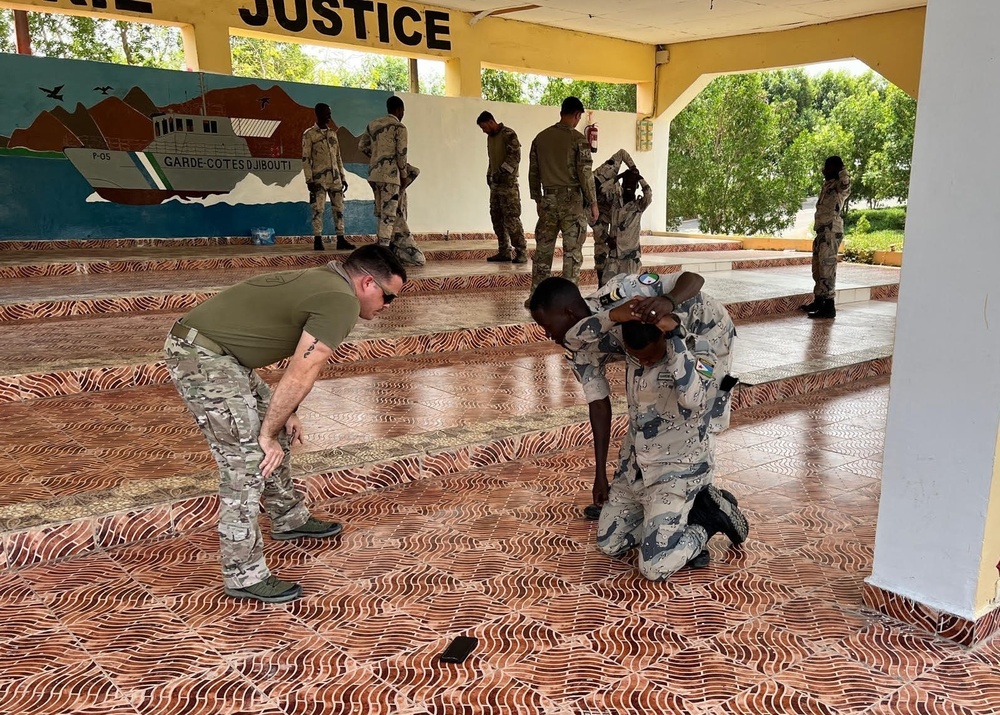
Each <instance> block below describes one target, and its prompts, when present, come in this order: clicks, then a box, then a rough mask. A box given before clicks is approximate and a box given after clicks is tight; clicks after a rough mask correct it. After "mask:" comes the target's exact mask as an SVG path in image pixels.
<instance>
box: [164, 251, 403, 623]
mask: <svg viewBox="0 0 1000 715" xmlns="http://www.w3.org/2000/svg"><path fill="white" fill-rule="evenodd" d="M405 280H406V270H405V269H404V268H403V266H402V265H400V263H399V262H398V261H397V260H396V258H395V257H394V256H393V255H392V254H391V253H390V252H389V251H388V250H387V249H385V248H383V247H381V246H376V245H367V246H363V247H361V248H359V249H357V250H356V251H354V252H353V253H352V254H351V255H350V256H348V257H347V260H346V261H345V262H344V263H338V262H331V263H330V264H329V265H327V266H322V267H318V268H310V269H305V270H293V271H282V272H278V273H270V274H265V275H261V276H255V277H253V278H250V279H248V280H246V281H243V282H242V283H239V284H237V285H235V286H232V287H230V288H227V289H226V290H224V291H221V292H220V293H218V294H217V295H215V296H214V297H212V298H210V299H208V300H206V301H205V302H203V303H201V304H200V305H198V306H196V307H195V308H193V309H192V310H191V311H190V312H189V313H188V314H187V315H186V316H184V317H183V318H182V319H181V320H179V321H178V322H177V323H176V324H175V325H174V326H173V328H171V330H170V334H169V335H168V336H167V340H166V343H165V345H164V352H165V356H166V363H167V369H168V370H169V371H170V376H171V378H172V379H173V382H174V385H175V386H176V387H177V391H178V392H179V393H180V395H181V398H182V399H183V400H184V402H185V404H186V405H187V407H188V409H189V410H190V411H191V413H192V415H193V416H194V418H195V421H196V422H197V424H198V427H199V428H200V429H201V431H202V434H203V435H204V436H205V439H206V440H207V442H208V445H209V448H210V449H211V451H212V455H213V456H214V457H215V460H216V462H217V463H218V466H219V527H218V528H219V548H220V556H221V561H222V576H223V582H224V585H225V592H226V594H228V595H230V596H233V597H235V598H246V599H256V600H259V601H264V602H267V603H282V602H285V601H290V600H293V599H295V598H298V597H299V596H301V594H302V588H301V586H300V585H298V584H295V583H291V582H287V581H282V580H281V579H279V578H278V577H276V576H274V575H273V574H272V573H271V571H270V570H269V569H268V567H267V563H266V562H265V560H264V552H263V545H264V541H263V537H262V534H261V529H260V525H259V524H258V521H257V516H258V514H259V512H260V504H261V503H263V506H264V510H265V511H266V512H267V514H268V516H269V517H270V518H271V532H272V538H273V539H275V540H289V539H316V538H329V537H332V536H336V535H337V534H338V533H340V531H341V528H342V527H341V525H340V524H338V523H335V522H326V521H321V520H319V519H315V518H313V517H311V516H310V515H309V511H308V510H307V508H306V506H305V503H304V495H303V493H302V492H299V491H297V490H296V489H295V487H294V485H293V483H292V478H291V474H290V471H289V464H290V462H289V460H290V457H289V448H290V446H291V445H292V444H296V443H297V444H302V423H301V422H300V420H299V418H298V416H297V415H296V414H295V413H296V410H297V409H298V406H299V404H300V403H301V401H302V400H303V399H304V398H305V396H306V395H307V394H308V392H309V391H310V389H311V388H312V386H313V384H314V382H315V381H316V379H317V378H318V377H319V375H320V372H321V370H322V369H323V368H324V366H326V365H327V364H328V362H329V360H330V359H331V357H332V356H333V354H334V350H335V349H336V347H337V346H338V345H339V344H340V343H341V342H342V341H343V340H344V339H345V338H346V337H347V335H348V334H349V333H350V332H351V330H352V329H353V327H354V325H355V323H356V322H357V320H358V319H359V318H360V319H362V320H371V319H372V318H374V317H375V316H376V315H377V314H378V313H380V312H381V311H382V310H384V309H385V307H386V306H387V305H388V304H389V303H391V302H392V300H393V299H394V298H395V297H396V295H397V294H398V293H399V291H400V290H402V287H403V284H404V282H405ZM285 358H289V361H288V366H287V367H286V368H285V370H284V373H283V374H282V377H281V380H280V381H279V382H278V385H277V387H276V388H275V389H274V392H273V394H272V392H271V390H270V389H269V388H268V386H267V385H266V384H265V383H264V381H263V380H261V378H260V377H259V376H258V375H257V373H256V372H255V369H256V368H260V367H264V366H266V365H271V364H274V363H277V362H279V361H280V360H283V359H285Z"/></svg>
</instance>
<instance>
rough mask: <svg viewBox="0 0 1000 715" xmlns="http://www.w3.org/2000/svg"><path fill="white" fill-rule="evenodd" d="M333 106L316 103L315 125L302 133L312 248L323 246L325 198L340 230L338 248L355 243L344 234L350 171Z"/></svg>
mask: <svg viewBox="0 0 1000 715" xmlns="http://www.w3.org/2000/svg"><path fill="white" fill-rule="evenodd" d="M330 120H331V115H330V105H328V104H322V103H321V104H317V105H316V124H314V125H313V126H311V127H309V128H308V129H306V130H305V132H303V133H302V173H303V174H304V175H305V179H306V187H307V188H308V189H309V203H310V205H311V206H312V229H313V249H314V250H317V251H322V250H325V249H324V247H323V213H324V211H325V210H326V198H327V196H329V197H330V209H331V211H332V212H333V223H334V227H335V228H336V230H337V250H345V251H346V250H350V249H353V248H354V246H353V245H351V244H350V243H348V242H347V239H346V238H345V237H344V194H345V193H346V192H347V173H346V172H345V171H344V160H343V158H342V157H341V155H340V142H339V141H338V140H337V130H336V129H334V128H333V127H331V126H330Z"/></svg>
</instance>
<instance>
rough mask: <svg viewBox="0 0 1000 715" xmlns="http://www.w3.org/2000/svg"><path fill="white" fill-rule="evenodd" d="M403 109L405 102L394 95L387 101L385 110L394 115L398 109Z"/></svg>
mask: <svg viewBox="0 0 1000 715" xmlns="http://www.w3.org/2000/svg"><path fill="white" fill-rule="evenodd" d="M403 108H404V105H403V100H402V99H400V98H399V97H397V96H396V95H392V96H391V97H389V99H387V100H385V110H386V111H387V112H389V114H392V113H393V112H395V111H396V110H397V109H403Z"/></svg>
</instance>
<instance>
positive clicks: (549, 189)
mask: <svg viewBox="0 0 1000 715" xmlns="http://www.w3.org/2000/svg"><path fill="white" fill-rule="evenodd" d="M561 191H563V192H565V191H573V192H575V193H577V194H582V193H583V189H581V188H580V187H579V186H543V187H542V195H543V196H550V195H552V194H558V193H559V192H561Z"/></svg>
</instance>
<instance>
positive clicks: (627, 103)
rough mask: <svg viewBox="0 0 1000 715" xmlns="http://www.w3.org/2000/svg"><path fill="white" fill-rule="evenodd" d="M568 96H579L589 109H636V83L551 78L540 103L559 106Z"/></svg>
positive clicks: (629, 110)
mask: <svg viewBox="0 0 1000 715" xmlns="http://www.w3.org/2000/svg"><path fill="white" fill-rule="evenodd" d="M566 97H579V98H580V101H582V102H583V106H584V107H586V108H587V109H603V110H606V111H609V112H634V111H635V85H634V84H609V83H607V82H585V81H582V80H569V79H559V78H558V77H554V78H550V79H549V80H548V83H547V84H546V85H545V89H544V90H543V91H542V97H541V102H540V104H547V105H551V106H559V105H560V104H562V101H563V100H564V99H566Z"/></svg>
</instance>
